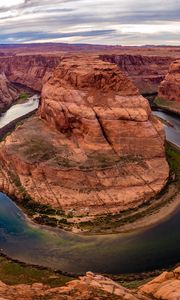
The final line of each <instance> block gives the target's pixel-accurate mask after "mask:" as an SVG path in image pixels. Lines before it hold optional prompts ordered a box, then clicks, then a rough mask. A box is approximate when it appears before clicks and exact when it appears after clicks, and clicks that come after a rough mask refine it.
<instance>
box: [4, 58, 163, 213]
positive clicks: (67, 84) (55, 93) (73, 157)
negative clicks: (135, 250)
mask: <svg viewBox="0 0 180 300" xmlns="http://www.w3.org/2000/svg"><path fill="white" fill-rule="evenodd" d="M43 119H44V120H43ZM0 158H1V176H0V178H1V182H0V187H1V189H3V190H5V191H6V192H8V193H9V194H14V193H15V194H16V195H17V197H18V198H21V196H22V195H21V194H22V192H23V194H24V193H26V194H28V195H29V196H30V197H31V198H32V199H33V200H35V201H37V202H39V203H43V204H51V205H52V206H53V207H59V208H62V209H63V210H64V211H65V213H69V212H73V214H74V215H79V216H81V215H88V214H89V215H102V214H106V213H118V212H120V211H123V210H126V209H128V208H134V207H137V206H138V205H140V204H142V203H144V202H145V201H148V200H149V199H150V198H151V197H153V196H155V195H156V194H157V193H158V192H159V191H160V190H161V189H162V188H163V186H164V185H165V183H166V180H167V178H168V165H167V162H166V159H165V154H164V132H163V129H162V125H161V123H160V122H159V121H158V120H157V119H156V118H154V117H153V116H152V115H151V111H150V108H149V105H148V102H147V101H146V100H145V99H144V98H143V97H142V96H140V95H139V94H138V90H137V88H136V87H135V86H134V85H133V84H132V82H131V81H130V80H129V79H128V78H127V77H126V76H125V75H124V74H123V73H122V72H121V71H120V70H119V69H118V67H117V66H115V65H113V64H110V63H106V62H102V61H100V60H98V59H96V58H88V57H73V58H72V57H70V58H65V59H64V60H63V61H62V62H61V64H60V65H59V66H58V67H57V69H56V70H55V71H54V73H53V75H52V76H51V77H50V78H49V80H48V81H47V82H46V83H45V85H44V87H43V90H42V103H41V107H40V110H39V117H33V118H30V119H29V120H28V121H26V122H25V123H24V124H23V125H21V126H19V127H18V128H17V129H16V131H15V132H14V133H13V134H12V135H11V136H9V137H8V138H7V139H6V140H5V141H4V142H3V143H2V144H1V149H0Z"/></svg>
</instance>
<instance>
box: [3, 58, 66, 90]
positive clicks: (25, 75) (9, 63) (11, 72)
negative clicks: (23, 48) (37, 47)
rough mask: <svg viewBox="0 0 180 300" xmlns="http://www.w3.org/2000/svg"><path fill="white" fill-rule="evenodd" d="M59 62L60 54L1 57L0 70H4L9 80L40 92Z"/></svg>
mask: <svg viewBox="0 0 180 300" xmlns="http://www.w3.org/2000/svg"><path fill="white" fill-rule="evenodd" d="M59 62H60V57H59V56H48V55H22V56H10V57H0V72H4V73H5V74H6V76H7V78H8V79H9V81H11V82H15V83H20V84H23V85H26V86H28V87H30V88H32V89H33V90H36V91H39V92H40V91H41V89H42V84H43V80H46V79H47V78H48V76H49V74H50V72H51V71H52V70H53V69H54V68H55V67H56V66H57V65H58V64H59Z"/></svg>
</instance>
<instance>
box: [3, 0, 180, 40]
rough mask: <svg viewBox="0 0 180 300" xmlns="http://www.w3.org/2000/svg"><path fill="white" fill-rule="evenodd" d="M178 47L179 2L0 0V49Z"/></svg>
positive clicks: (179, 25)
mask: <svg viewBox="0 0 180 300" xmlns="http://www.w3.org/2000/svg"><path fill="white" fill-rule="evenodd" d="M34 42H62V43H89V44H103V45H147V44H148V45H150V44H155V45H160V44H161V45H162V44H163V45H164V44H166V45H180V0H60V1H58V0H0V44H6V43H9V44H11V43H34Z"/></svg>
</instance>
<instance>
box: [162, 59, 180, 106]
mask: <svg viewBox="0 0 180 300" xmlns="http://www.w3.org/2000/svg"><path fill="white" fill-rule="evenodd" d="M158 97H159V98H161V99H165V100H170V101H177V102H179V103H180V59H179V60H176V61H174V62H173V63H172V64H171V65H170V68H169V72H168V74H167V75H166V77H165V79H164V80H163V81H162V82H161V84H160V86H159V91H158Z"/></svg>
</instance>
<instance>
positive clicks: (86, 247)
mask: <svg viewBox="0 0 180 300" xmlns="http://www.w3.org/2000/svg"><path fill="white" fill-rule="evenodd" d="M47 228H48V227H42V226H36V225H33V223H32V224H31V223H30V222H29V221H28V220H27V219H26V217H25V216H24V214H23V212H22V211H21V210H20V209H19V208H18V207H17V206H16V205H15V204H14V203H13V202H12V201H11V199H10V198H8V197H7V196H5V195H4V194H2V193H0V249H1V252H3V253H4V254H7V255H8V256H10V257H11V258H14V259H19V260H20V261H23V262H26V263H32V264H38V265H40V266H45V267H52V268H53V269H58V270H62V271H66V272H71V273H84V272H86V271H89V270H91V271H93V272H100V273H107V274H108V273H111V274H118V273H131V272H144V271H151V270H155V269H159V268H167V267H169V266H171V265H174V264H176V263H177V262H180V209H178V210H177V211H176V212H175V213H174V214H173V215H172V216H171V217H170V218H169V219H168V220H165V221H164V222H162V223H161V224H159V225H156V226H154V227H152V228H151V229H147V230H145V231H143V232H142V231H138V232H134V233H130V234H112V235H98V236H79V235H75V234H72V233H68V232H64V231H62V230H54V229H51V228H48V229H47Z"/></svg>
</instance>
